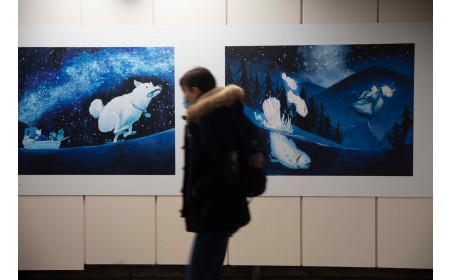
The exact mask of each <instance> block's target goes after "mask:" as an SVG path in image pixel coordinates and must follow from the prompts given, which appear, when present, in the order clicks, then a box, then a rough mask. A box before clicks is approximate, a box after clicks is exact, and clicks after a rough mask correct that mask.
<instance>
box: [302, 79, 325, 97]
mask: <svg viewBox="0 0 450 280" xmlns="http://www.w3.org/2000/svg"><path fill="white" fill-rule="evenodd" d="M302 87H303V88H304V89H305V92H307V94H308V96H310V95H313V96H314V95H316V94H317V93H320V92H322V91H324V89H325V88H324V87H321V86H319V85H316V84H314V83H311V82H304V83H302V85H301V86H300V90H301V89H302Z"/></svg>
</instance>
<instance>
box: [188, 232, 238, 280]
mask: <svg viewBox="0 0 450 280" xmlns="http://www.w3.org/2000/svg"><path fill="white" fill-rule="evenodd" d="M230 235H231V234H230V233H228V232H220V233H197V234H196V236H195V240H194V246H193V247H192V255H191V262H190V265H189V267H188V273H187V280H216V279H217V280H219V279H221V275H222V265H223V261H224V259H225V253H226V251H227V245H228V239H229V238H230Z"/></svg>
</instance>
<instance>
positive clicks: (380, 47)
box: [225, 44, 415, 176]
mask: <svg viewBox="0 0 450 280" xmlns="http://www.w3.org/2000/svg"><path fill="white" fill-rule="evenodd" d="M414 51H415V45H414V44H355V45H297V46H292V45H289V46H227V47H225V68H226V69H225V83H226V84H237V85H239V86H241V87H242V88H243V89H244V90H245V91H246V93H247V95H246V106H245V110H246V114H247V116H248V117H249V118H250V119H251V120H252V121H253V122H254V123H255V124H256V125H258V126H259V127H261V128H263V131H264V132H265V137H266V142H267V147H266V148H267V151H268V156H269V164H268V174H269V175H353V176H365V175H366V176H373V175H380V176H413V144H414V143H413V142H414V141H413V139H414V137H413V131H414Z"/></svg>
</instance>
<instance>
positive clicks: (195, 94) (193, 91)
mask: <svg viewBox="0 0 450 280" xmlns="http://www.w3.org/2000/svg"><path fill="white" fill-rule="evenodd" d="M191 92H192V93H193V94H194V96H195V98H199V97H200V95H202V91H201V90H200V89H199V88H198V87H193V88H192V89H191Z"/></svg>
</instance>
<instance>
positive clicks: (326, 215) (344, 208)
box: [302, 197, 375, 267]
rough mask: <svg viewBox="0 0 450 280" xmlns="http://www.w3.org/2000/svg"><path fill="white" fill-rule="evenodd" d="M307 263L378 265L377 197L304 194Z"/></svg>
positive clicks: (304, 240)
mask: <svg viewBox="0 0 450 280" xmlns="http://www.w3.org/2000/svg"><path fill="white" fill-rule="evenodd" d="M302 206H303V208H302V213H303V220H302V221H303V223H302V228H303V230H302V237H303V239H302V246H303V265H305V266H349V267H374V266H375V198H346V197H304V198H303V204H302Z"/></svg>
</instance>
